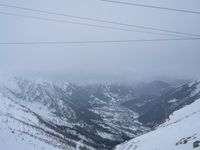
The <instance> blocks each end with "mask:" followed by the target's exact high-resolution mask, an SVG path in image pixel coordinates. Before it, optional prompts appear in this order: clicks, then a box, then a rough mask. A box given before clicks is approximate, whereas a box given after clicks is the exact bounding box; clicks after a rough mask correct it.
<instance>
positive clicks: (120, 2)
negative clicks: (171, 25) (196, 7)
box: [101, 0, 200, 15]
mask: <svg viewBox="0 0 200 150" xmlns="http://www.w3.org/2000/svg"><path fill="white" fill-rule="evenodd" d="M101 1H106V2H111V3H118V4H125V5H133V6H139V7H147V8H155V9H162V10H168V11H177V12H184V13H193V14H198V15H199V14H200V12H198V11H192V10H184V9H176V8H168V7H160V6H153V5H144V4H139V3H129V2H122V1H115V0H101Z"/></svg>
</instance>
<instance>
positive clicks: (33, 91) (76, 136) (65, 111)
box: [0, 78, 150, 150]
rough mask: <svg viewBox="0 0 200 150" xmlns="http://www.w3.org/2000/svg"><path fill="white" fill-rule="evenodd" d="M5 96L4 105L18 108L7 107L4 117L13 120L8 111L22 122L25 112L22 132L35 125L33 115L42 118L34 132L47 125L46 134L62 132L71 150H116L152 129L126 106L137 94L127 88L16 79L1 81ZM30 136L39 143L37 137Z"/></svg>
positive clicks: (39, 119)
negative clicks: (124, 105) (139, 120)
mask: <svg viewBox="0 0 200 150" xmlns="http://www.w3.org/2000/svg"><path fill="white" fill-rule="evenodd" d="M0 93H1V95H2V98H1V101H2V103H3V102H4V101H10V103H12V104H11V105H13V106H14V107H17V109H13V111H11V112H6V111H8V110H7V109H6V110H5V111H4V113H3V114H4V115H3V116H4V118H8V116H7V115H5V114H7V113H9V114H10V115H11V116H13V117H15V118H16V115H17V114H18V112H19V114H21V115H20V116H18V119H17V121H18V122H20V123H21V124H22V126H20V127H19V128H20V129H21V128H22V129H24V130H26V131H27V130H28V131H29V127H32V124H31V125H28V126H27V125H26V124H27V123H30V121H31V120H32V119H28V118H29V117H28V118H24V116H26V114H25V113H29V112H30V114H31V115H32V118H36V120H37V121H36V122H33V124H34V129H35V128H36V129H38V128H40V126H41V125H43V128H42V130H44V129H45V130H51V131H52V132H53V134H59V135H60V136H61V137H62V138H64V139H65V140H66V141H65V143H68V141H70V142H69V146H70V147H71V145H70V144H71V143H73V144H72V145H73V147H74V148H75V149H76V148H78V147H83V146H82V145H84V146H85V147H86V148H88V149H93V148H94V149H105V150H106V149H112V147H114V146H115V145H117V144H119V143H121V142H123V141H124V140H127V139H130V138H133V137H135V136H138V135H140V134H143V133H145V132H147V131H149V130H150V129H149V128H147V127H143V126H142V124H141V123H140V122H138V121H137V118H138V114H137V113H135V112H134V111H132V110H129V109H128V108H125V107H122V106H121V105H120V103H121V101H124V100H126V99H127V98H130V97H132V96H133V95H134V92H133V90H132V89H131V88H127V87H124V86H110V85H101V86H92V87H91V86H87V87H81V86H77V85H74V84H71V83H67V82H53V81H49V80H41V79H24V78H11V79H9V80H3V81H2V82H1V83H0ZM9 106H10V104H8V107H9ZM2 107H7V106H3V105H2ZM24 109H25V111H24ZM10 110H11V109H10ZM15 111H16V112H15ZM23 114H25V115H23ZM10 115H9V116H10ZM30 118H31V117H30ZM23 119H26V120H23ZM11 120H13V118H12V119H11ZM15 121H16V119H15ZM11 122H12V121H11ZM5 125H6V123H5ZM15 127H16V125H14V124H13V126H8V128H10V129H11V130H14V129H15ZM14 132H15V131H14ZM20 132H24V131H20ZM48 132H49V131H48ZM54 132H55V133H54ZM15 133H16V132H15ZM26 133H27V134H29V132H26ZM42 135H43V133H42ZM29 136H31V137H32V138H36V139H37V137H36V136H35V135H34V134H33V135H29ZM37 136H39V139H41V138H46V136H45V137H40V133H37ZM48 136H49V135H47V137H48ZM54 138H55V137H54V136H53V139H54ZM60 140H61V139H59V140H58V141H60ZM42 141H43V140H42ZM44 141H45V140H44ZM61 141H62V140H61ZM55 143H57V142H56V141H55ZM58 143H59V142H58ZM60 145H62V142H61V143H60ZM64 149H66V148H64ZM71 149H72V148H71Z"/></svg>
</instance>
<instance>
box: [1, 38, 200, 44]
mask: <svg viewBox="0 0 200 150" xmlns="http://www.w3.org/2000/svg"><path fill="white" fill-rule="evenodd" d="M185 40H200V38H179V39H178V38H169V39H141V40H110V41H106V40H104V41H46V42H45V41H44V42H41V41H39V42H0V45H53V44H106V43H134V42H164V41H185Z"/></svg>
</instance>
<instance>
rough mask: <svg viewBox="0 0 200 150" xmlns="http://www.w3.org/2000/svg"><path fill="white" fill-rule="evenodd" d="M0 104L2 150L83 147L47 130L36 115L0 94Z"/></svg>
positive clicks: (57, 149) (46, 149)
mask: <svg viewBox="0 0 200 150" xmlns="http://www.w3.org/2000/svg"><path fill="white" fill-rule="evenodd" d="M0 103H1V105H0V133H1V134H0V146H1V148H2V149H3V150H14V149H16V150H20V149H29V150H36V149H37V150H61V149H71V150H73V149H74V150H75V149H78V148H80V147H85V146H84V145H83V144H81V143H79V142H77V141H74V140H71V139H67V138H66V137H64V136H63V135H62V134H60V133H59V132H57V131H56V130H53V129H51V128H48V127H47V126H46V125H45V124H44V123H42V122H41V120H40V117H39V116H38V115H37V114H35V113H34V112H32V111H31V110H30V109H29V108H27V107H25V106H23V105H21V104H19V103H17V102H15V101H13V100H12V99H11V98H7V97H5V96H3V95H2V94H0ZM88 148H90V147H88Z"/></svg>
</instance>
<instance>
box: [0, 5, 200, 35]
mask: <svg viewBox="0 0 200 150" xmlns="http://www.w3.org/2000/svg"><path fill="white" fill-rule="evenodd" d="M0 6H2V7H9V8H15V9H21V10H27V11H32V12H39V13H45V14H51V15H57V16H64V17H70V18H76V19H82V20H87V21H95V22H102V23H109V24H115V25H120V26H127V27H134V28H141V29H147V30H154V31H159V32H168V33H173V34H179V35H185V36H200V35H197V34H192V33H185V32H179V31H172V30H167V29H160V28H154V27H147V26H140V25H134V24H127V23H121V22H114V21H109V20H102V19H96V18H89V17H82V16H75V15H70V14H63V13H56V12H50V11H45V10H39V9H33V8H26V7H20V6H14V5H7V4H0Z"/></svg>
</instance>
